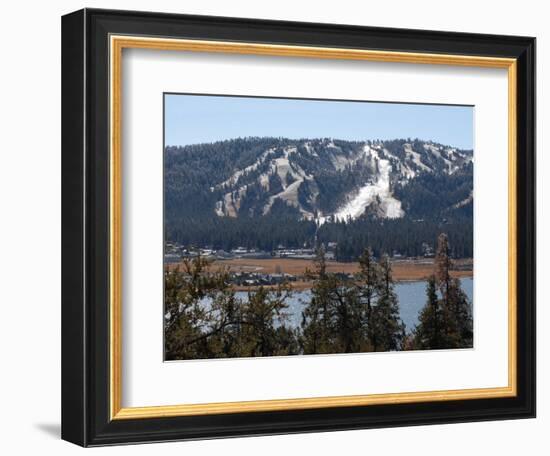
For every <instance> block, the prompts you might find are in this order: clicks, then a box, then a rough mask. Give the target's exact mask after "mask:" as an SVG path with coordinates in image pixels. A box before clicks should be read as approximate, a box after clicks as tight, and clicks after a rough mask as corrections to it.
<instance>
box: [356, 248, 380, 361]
mask: <svg viewBox="0 0 550 456" xmlns="http://www.w3.org/2000/svg"><path fill="white" fill-rule="evenodd" d="M380 274H381V272H380V266H379V265H378V264H377V263H376V261H375V260H374V255H373V253H372V250H371V249H370V247H369V248H366V249H365V250H364V251H363V253H362V255H361V256H360V257H359V274H358V275H357V278H358V280H359V283H360V284H359V293H358V294H359V298H360V299H361V302H362V304H363V306H364V308H365V328H366V337H367V340H368V341H369V343H370V344H371V349H372V351H377V350H378V348H379V346H380V342H381V341H379V340H378V337H379V331H378V330H377V325H378V323H377V317H376V316H374V315H373V307H374V305H375V303H376V299H377V297H378V293H379V291H380V285H379V284H380Z"/></svg>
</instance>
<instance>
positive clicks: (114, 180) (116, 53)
mask: <svg viewBox="0 0 550 456" xmlns="http://www.w3.org/2000/svg"><path fill="white" fill-rule="evenodd" d="M130 48H133V49H154V50H162V51H194V52H210V53H230V54H254V55H269V56H285V57H301V58H316V59H337V60H366V61H375V62H398V63H416V64H431V65H453V66H470V67H485V68H504V69H507V70H508V188H509V190H508V385H507V386H505V387H495V388H477V389H461V390H442V391H426V392H403V393H390V394H368V395H353V396H330V397H313V398H297V399H275V400H259V401H244V402H220V403H205V404H181V405H170V406H149V407H124V408H123V407H122V403H121V398H122V372H121V370H122V359H121V356H122V336H121V329H122V255H121V249H122V144H121V127H122V118H121V116H122V112H121V110H122V104H121V96H122V77H121V70H122V68H121V66H122V51H123V49H130ZM109 50H110V94H109V96H110V141H111V142H110V221H111V223H110V246H109V247H110V303H109V306H110V341H109V342H110V415H111V419H113V420H114V419H117V420H118V419H135V418H158V417H175V416H190V415H210V414H222V413H239V412H260V411H275V410H298V409H312V408H328V407H344V406H364V405H374V404H397V403H413V402H425V401H449V400H461V399H487V398H501V397H512V396H516V394H517V356H516V355H517V334H516V325H517V321H516V318H517V289H516V286H517V284H516V282H517V274H516V270H517V247H516V240H517V201H516V200H517V195H516V181H517V163H516V162H517V150H516V149H517V141H516V128H517V95H516V94H517V76H516V72H517V61H516V59H511V58H496V57H483V56H469V55H444V54H425V53H413V52H388V51H374V50H362V49H345V48H343V49H340V48H329V47H310V46H289V45H273V44H256V43H242V42H227V41H204V40H186V39H168V38H151V37H137V36H117V35H112V36H110V46H109Z"/></svg>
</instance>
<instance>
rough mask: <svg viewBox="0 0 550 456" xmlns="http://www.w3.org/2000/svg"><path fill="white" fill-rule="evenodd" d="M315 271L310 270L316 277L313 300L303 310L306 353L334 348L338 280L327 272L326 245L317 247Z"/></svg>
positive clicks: (302, 341)
mask: <svg viewBox="0 0 550 456" xmlns="http://www.w3.org/2000/svg"><path fill="white" fill-rule="evenodd" d="M314 265H315V271H314V272H313V273H311V272H309V271H308V273H307V274H308V275H309V276H310V277H312V278H314V282H313V287H312V288H311V300H310V302H309V303H308V304H307V305H306V307H305V308H304V310H303V312H302V323H301V328H302V337H301V345H302V349H303V352H304V354H315V353H330V352H331V349H332V343H333V341H332V322H331V320H332V311H333V306H332V302H331V293H332V291H333V289H334V287H335V286H337V283H336V281H335V280H334V277H333V276H332V275H329V274H327V272H326V255H325V249H324V247H322V246H321V247H320V248H319V249H317V252H316V256H315V260H314Z"/></svg>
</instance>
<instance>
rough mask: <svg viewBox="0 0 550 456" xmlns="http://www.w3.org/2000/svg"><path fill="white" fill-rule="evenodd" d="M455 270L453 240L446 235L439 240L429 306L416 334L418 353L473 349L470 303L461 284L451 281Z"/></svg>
mask: <svg viewBox="0 0 550 456" xmlns="http://www.w3.org/2000/svg"><path fill="white" fill-rule="evenodd" d="M452 267H453V261H452V259H451V256H450V249H449V240H448V238H447V235H446V234H444V233H442V234H440V235H439V238H438V246H437V254H436V258H435V274H434V275H433V276H432V277H430V279H429V280H428V285H427V287H426V294H427V303H426V305H425V306H424V308H423V309H422V311H421V313H420V317H419V324H418V326H417V327H416V329H415V331H414V348H416V349H444V348H470V347H473V319H472V312H471V307H470V303H469V301H468V298H467V296H466V294H465V293H464V291H463V290H462V288H461V283H460V280H459V279H457V278H453V277H451V269H452ZM438 293H439V295H438Z"/></svg>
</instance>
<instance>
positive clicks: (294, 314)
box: [237, 278, 474, 331]
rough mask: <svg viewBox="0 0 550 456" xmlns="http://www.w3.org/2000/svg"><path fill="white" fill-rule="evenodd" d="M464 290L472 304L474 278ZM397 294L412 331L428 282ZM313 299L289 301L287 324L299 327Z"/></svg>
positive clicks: (305, 294)
mask: <svg viewBox="0 0 550 456" xmlns="http://www.w3.org/2000/svg"><path fill="white" fill-rule="evenodd" d="M461 283H462V289H463V290H464V292H465V293H466V296H468V299H469V300H470V302H471V303H472V302H473V294H474V280H473V279H472V278H465V279H461ZM395 292H396V293H397V298H398V299H399V310H400V314H401V319H402V320H403V323H405V326H406V327H407V331H411V330H412V329H413V328H414V327H415V325H416V324H417V323H418V314H419V312H420V311H421V310H422V308H423V307H424V305H425V304H426V282H425V281H421V282H398V283H396V284H395ZM237 295H238V296H239V297H240V298H241V299H246V296H247V294H246V292H239V293H237ZM310 299H311V290H302V291H297V292H295V293H294V294H293V295H292V297H290V298H289V299H288V300H287V303H288V309H287V311H286V312H287V313H288V314H289V316H288V321H287V324H288V325H289V326H292V327H297V326H299V325H300V323H301V321H302V310H303V308H304V306H305V304H306V303H308V302H309V300H310Z"/></svg>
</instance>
